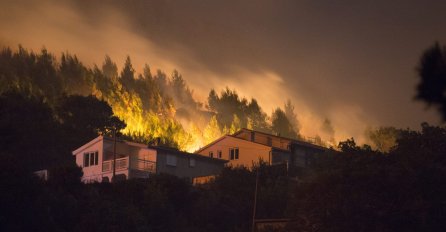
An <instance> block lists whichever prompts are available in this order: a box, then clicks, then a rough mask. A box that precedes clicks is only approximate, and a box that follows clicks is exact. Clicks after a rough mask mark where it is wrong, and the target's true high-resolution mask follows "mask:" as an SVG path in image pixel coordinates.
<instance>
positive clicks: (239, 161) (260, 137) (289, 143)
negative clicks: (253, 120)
mask: <svg viewBox="0 0 446 232" xmlns="http://www.w3.org/2000/svg"><path fill="white" fill-rule="evenodd" d="M325 150H326V148H324V147H321V146H317V145H314V144H311V143H307V142H303V141H299V140H294V139H289V138H284V137H280V136H275V135H271V134H266V133H262V132H258V131H253V130H248V129H241V130H239V131H238V132H236V133H234V134H233V135H225V136H223V137H221V138H219V139H217V140H215V141H214V142H212V143H210V144H209V145H207V146H205V147H203V148H201V149H199V150H198V151H196V152H195V153H197V154H200V155H202V156H207V157H212V158H218V159H223V160H228V161H229V162H228V164H230V165H233V166H246V167H251V166H252V165H253V164H254V163H258V162H259V160H263V161H264V162H266V163H267V164H283V163H287V164H288V165H289V168H290V169H292V168H305V167H306V166H307V165H308V163H309V162H310V158H311V156H312V155H314V154H316V153H321V152H324V151H325Z"/></svg>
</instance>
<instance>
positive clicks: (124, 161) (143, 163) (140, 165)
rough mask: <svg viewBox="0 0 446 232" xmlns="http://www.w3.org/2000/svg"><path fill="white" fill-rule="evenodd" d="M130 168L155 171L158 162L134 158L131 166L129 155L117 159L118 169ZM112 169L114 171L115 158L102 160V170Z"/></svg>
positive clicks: (109, 170) (108, 170)
mask: <svg viewBox="0 0 446 232" xmlns="http://www.w3.org/2000/svg"><path fill="white" fill-rule="evenodd" d="M129 168H130V169H135V170H140V171H145V172H153V173H155V172H156V163H155V162H153V161H148V160H141V159H136V160H132V161H131V162H130V166H129V157H124V158H119V159H116V171H119V170H126V169H129ZM111 171H113V160H107V161H104V162H102V172H111Z"/></svg>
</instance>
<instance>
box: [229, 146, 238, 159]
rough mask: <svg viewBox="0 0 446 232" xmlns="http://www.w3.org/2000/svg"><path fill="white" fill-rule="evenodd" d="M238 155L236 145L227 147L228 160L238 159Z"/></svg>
mask: <svg viewBox="0 0 446 232" xmlns="http://www.w3.org/2000/svg"><path fill="white" fill-rule="evenodd" d="M238 155H239V151H238V147H235V148H230V149H229V159H230V160H238Z"/></svg>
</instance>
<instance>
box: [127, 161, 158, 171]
mask: <svg viewBox="0 0 446 232" xmlns="http://www.w3.org/2000/svg"><path fill="white" fill-rule="evenodd" d="M132 169H136V170H141V171H145V172H153V173H155V172H156V163H155V162H153V161H148V160H142V159H137V160H136V162H135V163H133V164H132Z"/></svg>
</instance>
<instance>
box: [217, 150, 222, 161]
mask: <svg viewBox="0 0 446 232" xmlns="http://www.w3.org/2000/svg"><path fill="white" fill-rule="evenodd" d="M217 157H218V158H219V159H221V151H217Z"/></svg>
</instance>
